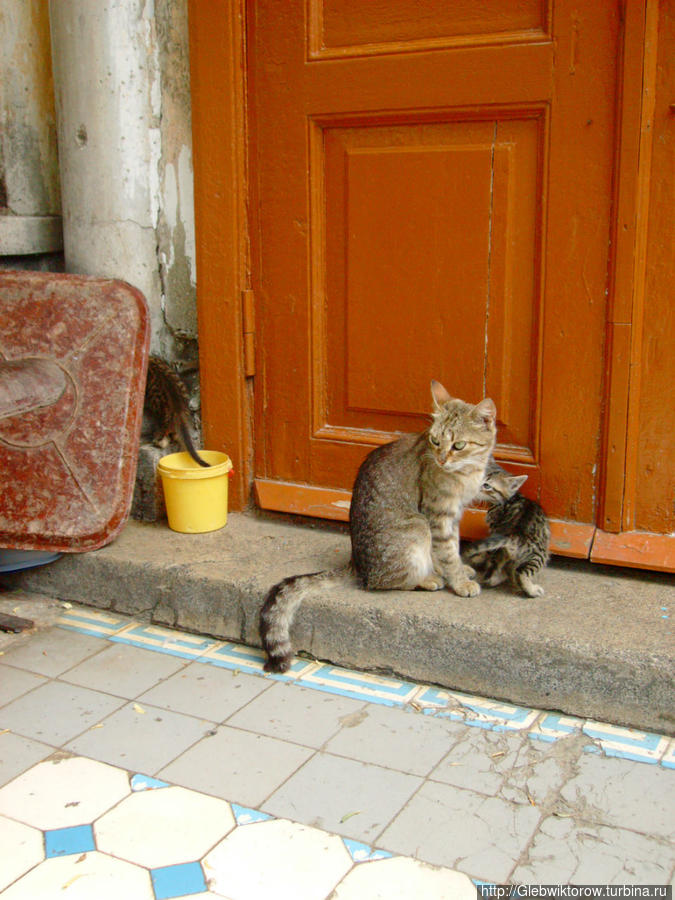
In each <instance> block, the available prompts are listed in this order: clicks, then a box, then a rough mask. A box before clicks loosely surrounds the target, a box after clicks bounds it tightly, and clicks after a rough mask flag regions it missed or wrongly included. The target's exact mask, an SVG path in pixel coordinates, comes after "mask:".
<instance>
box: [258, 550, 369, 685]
mask: <svg viewBox="0 0 675 900" xmlns="http://www.w3.org/2000/svg"><path fill="white" fill-rule="evenodd" d="M350 572H351V566H348V567H346V568H343V569H327V570H326V571H323V572H312V573H310V574H308V575H291V577H290V578H284V580H283V581H280V582H279V583H278V584H275V585H274V587H272V588H270V590H269V591H268V593H267V596H266V597H265V599H264V601H263V605H262V609H261V610H260V638H261V640H262V645H263V647H264V648H265V650H266V652H267V661H266V662H265V667H264V668H265V671H266V672H287V671H288V670H289V669H290V667H291V660H292V658H293V649H292V647H291V635H290V629H291V624H292V622H293V619H294V618H295V612H296V610H297V608H298V607H299V606H300V604H301V603H302V602H303V600H304V599H305V597H307V595H308V594H309V593H310V592H311V591H312V590H316V589H318V588H329V587H331V586H332V585H334V584H336V583H344V582H345V581H346V579H348V577H349V574H350Z"/></svg>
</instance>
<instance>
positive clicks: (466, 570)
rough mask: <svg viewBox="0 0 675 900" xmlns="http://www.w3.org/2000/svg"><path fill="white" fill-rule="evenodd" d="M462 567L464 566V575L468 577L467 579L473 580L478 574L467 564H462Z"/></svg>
mask: <svg viewBox="0 0 675 900" xmlns="http://www.w3.org/2000/svg"><path fill="white" fill-rule="evenodd" d="M462 565H463V566H464V574H465V575H466V577H467V578H473V576H474V575H475V574H476V570H475V569H472V568H471V566H467V564H466V563H462Z"/></svg>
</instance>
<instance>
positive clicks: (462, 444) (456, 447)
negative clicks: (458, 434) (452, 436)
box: [452, 441, 466, 450]
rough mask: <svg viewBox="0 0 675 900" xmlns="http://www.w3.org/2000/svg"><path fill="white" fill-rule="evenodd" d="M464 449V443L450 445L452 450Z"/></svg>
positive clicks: (456, 442)
mask: <svg viewBox="0 0 675 900" xmlns="http://www.w3.org/2000/svg"><path fill="white" fill-rule="evenodd" d="M465 447H466V441H455V443H454V444H453V445H452V449H453V450H463V449H464V448H465Z"/></svg>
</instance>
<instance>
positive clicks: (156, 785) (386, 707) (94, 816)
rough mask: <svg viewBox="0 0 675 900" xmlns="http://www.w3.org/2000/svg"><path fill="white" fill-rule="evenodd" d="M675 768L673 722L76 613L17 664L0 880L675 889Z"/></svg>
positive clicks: (5, 722)
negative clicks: (568, 712) (451, 687)
mask: <svg viewBox="0 0 675 900" xmlns="http://www.w3.org/2000/svg"><path fill="white" fill-rule="evenodd" d="M65 606H66V607H69V606H70V604H66V605H65ZM0 652H2V651H0ZM673 769H675V740H673V739H671V738H668V737H663V736H661V735H656V734H648V733H645V732H636V731H632V730H628V729H622V728H616V727H612V726H609V725H605V724H603V723H599V722H590V721H583V720H580V719H574V718H571V717H563V716H559V715H556V714H554V713H549V712H546V711H540V710H531V709H523V708H519V707H514V706H510V705H506V704H502V703H499V702H496V701H492V700H487V699H485V698H480V697H471V696H467V695H463V694H458V693H453V692H449V691H443V690H440V689H437V688H433V687H430V686H426V685H417V684H413V683H410V682H404V681H400V680H396V679H393V678H384V677H375V676H370V675H364V674H363V673H358V672H349V671H346V670H343V669H338V668H336V667H334V666H330V665H324V664H321V663H317V662H313V661H308V660H304V659H298V660H296V662H295V664H294V666H293V668H292V670H291V672H290V673H288V674H287V675H285V676H265V675H263V674H262V672H261V654H260V653H259V652H258V651H257V650H253V649H250V648H247V647H243V646H239V645H235V644H231V643H225V642H222V641H215V640H211V639H208V638H203V637H199V636H195V635H190V634H184V633H180V632H176V631H169V630H167V629H162V628H156V627H152V626H148V625H143V624H141V623H137V622H132V621H130V620H128V619H125V618H122V617H119V616H117V615H112V614H106V613H104V612H101V611H99V610H92V609H89V608H85V607H71V608H62V609H61V614H60V618H59V619H58V621H57V622H56V623H55V624H54V625H53V626H52V627H50V628H46V629H43V630H38V631H37V632H35V633H33V634H29V635H23V636H20V637H17V638H16V639H15V640H13V641H12V642H11V643H9V644H7V646H6V647H5V650H4V652H2V655H1V656H0V893H2V896H3V898H4V897H5V896H6V897H7V898H25V900H28V898H30V900H35V898H43V897H44V898H48V897H52V896H53V897H64V898H69V897H82V898H85V897H86V898H90V897H96V898H97V900H98V898H106V897H115V898H118V897H124V898H125V900H134V898H143V900H153V898H172V897H178V896H203V897H208V896H212V897H216V898H217V897H220V898H229V900H239V898H241V900H255V898H258V897H263V896H265V897H267V896H269V895H274V896H275V897H277V898H278V897H289V898H290V897H292V898H294V900H303V898H308V900H309V898H316V900H321V898H325V897H329V896H331V897H335V898H340V900H346V898H350V900H351V898H353V900H370V898H376V897H387V898H408V897H410V898H413V897H414V898H417V897H420V896H424V897H431V898H443V897H453V898H454V897H464V896H466V897H467V898H468V897H473V896H475V889H474V887H473V885H472V880H473V881H487V882H506V881H516V882H526V883H547V884H551V883H564V884H569V883H572V882H574V883H577V884H578V883H617V884H624V883H641V884H646V883H651V884H669V883H672V880H673V876H674V874H675V844H674V842H673V838H674V836H675V812H674V811H675V772H674V771H673Z"/></svg>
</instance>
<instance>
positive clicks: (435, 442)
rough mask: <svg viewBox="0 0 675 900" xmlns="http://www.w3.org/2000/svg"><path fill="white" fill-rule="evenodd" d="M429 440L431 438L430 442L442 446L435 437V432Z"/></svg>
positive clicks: (435, 445)
mask: <svg viewBox="0 0 675 900" xmlns="http://www.w3.org/2000/svg"><path fill="white" fill-rule="evenodd" d="M429 440H430V442H431V443H432V444H433V445H434V447H440V446H441V442H440V441H439V440H438V438H437V437H434V436H433V434H430V435H429Z"/></svg>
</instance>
